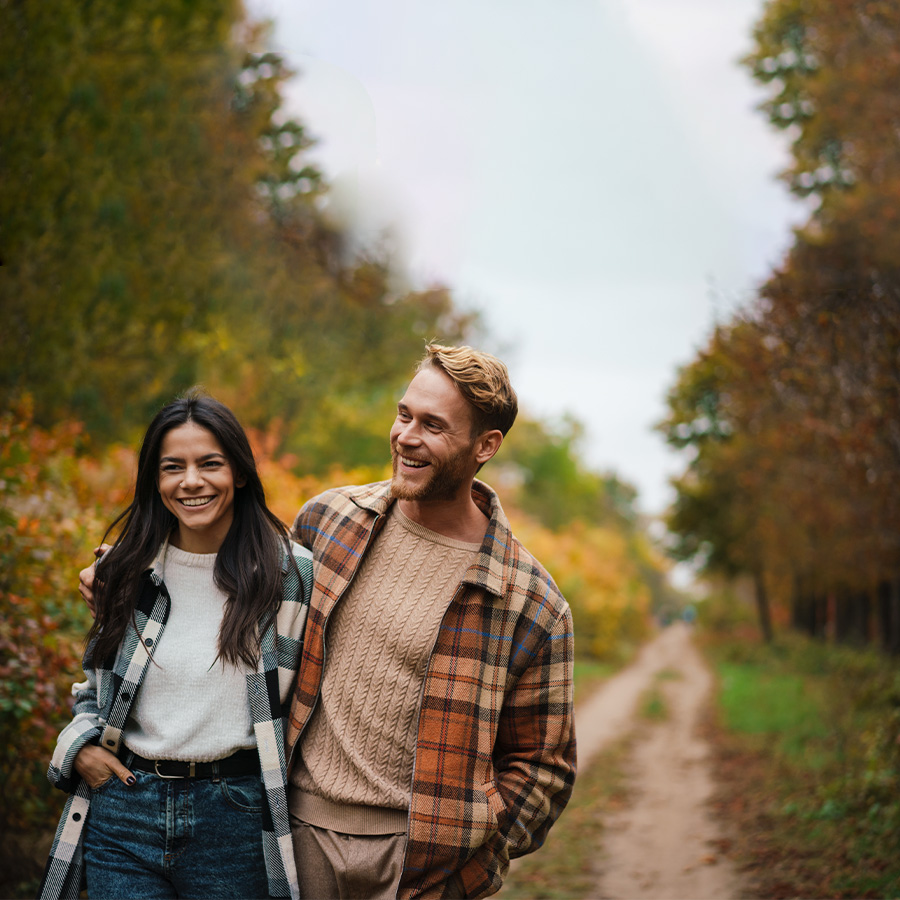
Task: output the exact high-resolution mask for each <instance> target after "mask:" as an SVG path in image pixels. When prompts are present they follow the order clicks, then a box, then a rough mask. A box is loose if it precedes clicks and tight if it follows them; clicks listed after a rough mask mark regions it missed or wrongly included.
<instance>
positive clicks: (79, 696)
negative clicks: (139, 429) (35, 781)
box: [41, 394, 312, 900]
mask: <svg viewBox="0 0 900 900" xmlns="http://www.w3.org/2000/svg"><path fill="white" fill-rule="evenodd" d="M120 522H121V523H122V528H121V533H120V535H119V537H118V538H117V540H116V541H115V544H114V545H113V548H112V549H111V550H110V551H109V552H108V553H107V554H106V555H105V556H104V557H103V559H102V560H101V562H100V563H99V564H98V569H97V578H96V580H95V582H94V595H95V596H94V599H95V608H96V618H95V621H94V625H93V627H92V628H91V630H90V632H89V633H88V636H87V641H86V643H87V650H86V653H85V658H84V670H85V673H86V675H87V681H85V682H82V683H80V684H76V685H75V686H74V688H73V694H74V696H75V707H74V718H73V719H72V722H71V723H70V724H69V725H68V726H66V728H65V729H63V731H62V733H61V734H60V736H59V740H58V742H57V746H56V751H55V752H54V754H53V760H52V762H51V765H50V771H49V773H48V777H49V778H50V780H51V782H52V783H53V784H55V785H56V786H57V787H59V788H60V789H62V790H64V791H67V792H69V793H70V794H71V796H70V797H69V800H68V802H67V804H66V808H65V811H64V813H63V816H62V819H61V820H60V823H59V827H58V829H57V832H56V839H55V840H54V843H53V848H52V850H51V852H50V860H49V862H48V865H47V869H46V872H45V875H44V881H43V883H42V885H41V896H42V897H46V898H57V897H77V896H78V893H79V890H80V888H81V886H82V873H84V874H85V875H86V880H87V890H88V895H89V896H90V897H91V898H92V900H97V898H100V897H204V898H212V897H242V898H249V897H267V896H271V897H288V896H290V897H292V898H296V897H297V873H296V868H295V866H294V859H293V852H292V849H291V830H290V822H289V818H288V811H287V803H286V794H287V792H286V772H285V765H286V763H285V755H284V721H283V715H282V706H283V704H285V701H286V700H287V698H288V694H289V692H290V689H291V686H292V684H293V680H294V675H295V673H296V668H297V664H298V662H299V658H300V650H301V647H302V636H303V626H304V624H305V621H306V613H307V609H308V606H309V593H310V587H311V584H312V564H311V557H310V555H309V553H308V551H306V550H305V549H303V548H301V547H299V546H298V545H296V544H291V543H290V541H289V540H288V537H287V533H286V529H285V527H284V526H283V525H282V524H281V522H279V521H278V519H277V518H276V517H275V516H274V514H273V513H271V512H270V511H269V509H268V508H267V507H266V502H265V495H264V492H263V487H262V484H261V482H260V479H259V475H258V474H257V471H256V465H255V462H254V459H253V453H252V451H251V449H250V444H249V442H248V440H247V436H246V434H245V433H244V431H243V429H242V428H241V426H240V424H239V423H238V421H237V419H236V418H235V416H234V414H233V413H232V412H231V411H230V410H229V409H228V408H227V407H225V406H224V405H222V404H221V403H219V402H217V401H216V400H213V399H211V398H209V397H205V396H202V395H199V394H191V395H189V396H187V397H185V398H184V399H180V400H176V401H175V402H173V403H170V404H169V405H168V406H166V407H165V408H164V409H162V410H161V411H160V412H159V413H158V414H157V416H156V417H155V418H154V419H153V421H152V422H151V423H150V426H149V428H148V429H147V433H146V435H145V436H144V441H143V444H142V446H141V451H140V457H139V460H138V474H137V483H136V485H135V491H134V499H133V500H132V502H131V504H130V505H129V507H128V508H127V509H126V510H125V512H124V513H123V514H122V515H121V516H119V518H118V519H116V521H115V522H114V523H113V524H112V525H111V526H110V530H112V529H113V528H114V527H115V526H116V525H117V524H119V523H120Z"/></svg>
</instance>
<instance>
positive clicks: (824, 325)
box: [0, 0, 900, 879]
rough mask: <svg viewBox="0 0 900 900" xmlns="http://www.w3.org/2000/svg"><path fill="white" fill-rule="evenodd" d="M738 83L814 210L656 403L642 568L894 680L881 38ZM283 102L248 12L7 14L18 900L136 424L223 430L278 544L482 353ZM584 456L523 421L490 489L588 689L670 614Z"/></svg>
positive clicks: (899, 441)
mask: <svg viewBox="0 0 900 900" xmlns="http://www.w3.org/2000/svg"><path fill="white" fill-rule="evenodd" d="M873 59H877V60H878V61H879V64H878V65H872V60H873ZM746 65H747V68H748V71H749V73H751V74H752V76H753V77H754V78H756V79H757V80H759V81H760V82H762V83H763V84H765V85H767V86H768V88H769V91H770V94H769V97H770V99H769V100H768V102H767V104H766V106H765V113H766V114H767V115H768V117H769V119H770V121H771V122H772V123H773V125H774V126H776V127H777V128H780V129H783V130H784V131H785V133H786V134H787V136H788V138H789V140H790V141H791V148H792V150H791V152H792V163H791V166H790V169H789V170H788V171H787V172H786V173H785V174H784V178H785V180H786V182H787V184H788V185H789V187H790V190H792V191H793V192H795V193H796V194H797V195H799V196H801V197H804V198H807V202H808V208H809V209H810V211H811V212H810V216H809V220H808V221H807V222H806V223H805V224H804V225H803V226H802V227H800V228H798V229H797V230H796V233H795V235H794V239H793V244H792V246H791V247H790V250H789V252H788V253H787V255H786V256H785V258H784V259H783V261H782V263H781V264H780V266H779V267H778V268H777V269H776V270H775V271H773V272H772V273H771V276H770V277H769V279H768V280H767V281H766V282H765V284H764V285H763V286H762V287H761V289H760V291H759V293H758V296H757V297H755V298H754V300H753V301H752V302H751V303H750V304H748V305H747V306H745V307H744V308H742V309H741V310H740V311H739V312H738V313H736V314H735V315H733V316H732V317H731V318H729V319H728V320H726V321H721V322H719V323H718V325H717V327H716V328H715V329H714V330H713V333H712V334H711V335H710V336H709V339H708V341H707V342H706V344H705V346H703V347H702V348H700V350H699V351H698V352H697V354H696V357H695V358H694V359H693V360H692V361H691V362H690V363H689V364H688V365H686V366H685V367H683V368H682V369H681V370H680V371H679V372H678V373H677V375H676V376H674V378H673V381H674V383H673V385H672V387H671V390H670V392H669V397H668V414H667V416H666V418H665V420H664V421H663V422H661V423H660V424H659V426H658V427H659V431H660V432H661V434H662V436H663V438H664V439H665V440H666V441H668V443H669V444H671V445H672V446H673V447H675V448H677V449H679V450H681V451H683V453H684V459H685V468H684V471H683V474H682V475H681V476H679V477H678V479H677V480H676V483H675V488H676V499H675V502H674V504H673V507H672V509H671V510H670V511H669V513H668V516H667V518H666V524H667V526H668V529H669V536H668V537H667V538H666V541H665V543H666V545H667V548H668V550H669V552H670V554H671V556H672V557H674V558H675V559H677V560H681V561H687V562H690V563H691V564H692V566H693V567H694V570H695V571H696V572H697V573H698V574H699V575H701V576H704V577H706V578H708V579H709V583H710V584H716V585H718V586H719V587H720V588H721V586H722V585H729V586H737V587H736V590H731V588H730V587H729V589H727V590H725V589H719V590H717V591H715V592H713V593H712V594H711V595H710V597H709V599H708V600H707V601H706V602H705V603H702V604H701V605H700V606H701V610H702V613H701V618H702V619H704V620H705V621H707V622H708V623H710V624H712V625H718V626H720V627H722V628H729V629H734V628H735V627H738V626H743V625H745V624H747V623H749V622H750V618H749V617H748V613H747V607H746V606H745V605H744V604H743V603H742V602H741V596H742V594H741V591H742V590H743V586H744V585H749V586H750V588H751V593H752V596H753V598H754V601H755V605H756V614H755V616H756V618H755V623H756V624H755V627H756V628H758V630H759V633H760V634H761V635H762V637H763V638H765V639H768V640H771V639H772V638H773V636H776V635H777V633H778V631H779V630H780V629H784V628H787V627H789V626H790V627H793V628H794V629H796V630H799V631H803V632H806V633H807V634H809V635H810V636H812V637H814V638H817V639H829V640H836V641H839V642H841V643H845V644H850V645H857V646H860V647H863V646H866V645H873V646H877V647H879V648H880V649H881V650H882V651H883V652H884V653H885V658H886V657H887V655H888V654H891V655H894V656H896V655H898V654H900V502H898V498H900V269H898V262H897V248H898V246H900V243H898V238H900V139H898V134H900V94H898V92H897V90H896V85H897V83H898V76H900V12H898V10H897V8H896V6H895V4H894V3H893V2H889V0H884V2H880V0H865V2H864V0H840V2H838V3H835V2H833V0H771V2H769V3H768V4H767V5H766V6H765V12H764V15H763V16H762V18H761V20H760V22H759V23H758V26H757V30H756V32H755V35H754V51H753V52H752V54H751V55H750V57H749V58H748V59H747V60H746ZM291 76H292V71H291V69H290V66H289V65H288V64H287V62H286V61H285V59H283V58H282V57H281V56H280V55H279V54H277V53H275V52H272V50H271V49H270V45H269V44H268V42H267V29H266V27H265V26H264V25H262V24H259V23H255V22H253V21H250V20H248V18H247V17H246V16H245V14H244V12H243V9H242V7H241V5H240V4H239V3H237V2H226V0H191V2H187V0H130V2H127V3H126V2H118V0H106V2H84V0H52V2H42V3H40V4H38V3H35V2H20V0H0V84H2V85H3V95H2V109H0V111H2V115H0V152H2V157H0V165H2V184H3V188H2V191H0V229H2V230H0V260H2V266H0V310H2V329H0V571H2V576H0V608H2V620H0V724H2V730H3V735H4V741H3V742H2V746H0V832H2V834H3V835H4V841H3V847H2V851H0V867H2V868H4V869H5V870H6V871H7V873H8V874H9V877H11V878H13V879H21V878H28V877H33V873H32V872H31V868H33V862H32V860H31V859H30V856H29V853H30V848H31V847H32V846H33V844H34V840H35V835H38V838H39V839H40V840H44V841H45V842H47V844H49V837H50V836H51V834H52V828H53V826H54V825H55V817H56V815H57V813H58V809H59V807H60V806H61V801H60V800H58V799H57V798H56V797H53V796H51V794H50V788H49V786H48V785H47V783H46V781H45V779H44V771H45V768H46V763H47V760H48V758H49V754H50V748H51V747H52V744H53V741H54V739H55V736H56V734H57V732H58V730H59V728H60V726H61V724H62V723H63V721H64V720H65V718H66V717H67V715H68V700H67V697H68V688H69V686H70V685H71V683H72V681H73V680H74V679H75V676H76V674H77V672H78V671H79V663H80V650H81V638H82V635H83V634H84V633H85V631H86V629H87V626H88V620H87V614H86V610H85V609H84V607H83V604H82V602H81V600H80V598H79V596H78V594H77V590H76V584H77V572H78V569H80V568H81V567H82V566H83V565H85V564H86V562H87V561H88V560H89V558H90V552H91V548H92V547H93V546H94V545H95V544H96V542H97V541H98V540H99V538H100V536H101V535H102V534H103V531H104V529H105V527H106V525H107V524H108V522H109V521H111V519H112V518H113V517H114V515H115V514H116V513H117V512H118V511H120V510H121V509H122V508H123V506H124V505H125V504H126V503H127V498H128V493H129V489H130V487H131V481H132V477H133V468H134V450H135V446H134V445H135V441H136V440H137V439H138V437H139V435H140V434H141V432H142V430H143V427H144V426H145V425H146V423H147V421H148V420H149V418H150V417H151V416H152V414H153V413H154V412H155V410H156V409H157V408H158V407H159V406H160V405H161V404H162V403H164V402H166V401H168V400H169V399H171V398H172V397H173V396H175V395H176V394H178V393H179V392H180V391H183V390H184V389H186V388H188V387H190V386H192V385H194V384H197V383H200V384H203V385H204V386H206V387H207V388H208V389H209V390H210V391H211V392H212V393H213V394H214V395H215V396H217V397H218V398H220V399H221V400H223V401H225V402H226V403H228V404H229V405H231V406H232V407H233V408H234V409H235V411H236V412H237V413H238V415H239V417H240V419H241V420H242V422H243V423H244V424H245V425H246V426H248V428H249V429H250V430H251V431H252V434H253V440H254V445H255V449H256V451H257V453H258V456H259V460H260V464H261V468H262V470H263V473H264V479H265V483H266V487H267V492H268V495H269V498H270V502H271V504H272V506H273V508H274V509H275V511H276V512H277V513H278V514H279V515H280V516H281V517H282V518H283V519H285V520H286V521H290V520H291V518H292V517H293V515H294V513H295V512H296V510H297V509H298V508H299V506H300V504H301V503H302V502H303V501H304V500H305V499H306V498H307V497H309V496H311V495H312V494H313V493H315V492H317V491H319V490H321V489H322V487H324V486H327V485H333V484H338V483H350V482H361V481H366V480H372V479H377V478H382V477H385V476H386V475H387V471H388V470H387V468H386V461H387V457H388V447H387V431H388V428H389V423H390V422H391V420H392V418H393V410H394V405H395V403H396V399H397V397H398V396H399V392H400V391H401V390H402V388H403V386H404V385H405V383H406V381H407V380H408V378H409V375H410V372H411V369H412V366H413V364H414V363H415V361H416V360H417V359H418V358H419V356H420V355H421V353H422V350H423V345H424V343H425V341H426V340H428V339H434V338H437V339H439V340H441V341H444V342H448V343H452V342H468V343H473V344H476V345H481V346H485V345H487V346H488V347H490V345H491V340H492V339H491V336H490V335H489V334H488V333H486V329H485V328H484V326H483V324H482V322H481V321H480V320H479V317H478V315H477V313H473V312H472V311H469V310H467V311H462V310H461V309H460V308H459V306H458V305H457V303H456V302H455V301H454V296H453V294H452V292H451V290H450V289H449V287H447V286H443V285H433V286H430V287H428V288H427V289H417V290H409V289H408V288H406V287H404V286H403V283H402V280H401V279H398V278H397V277H396V273H395V272H394V269H393V267H392V259H391V258H390V255H389V253H388V252H387V251H385V250H383V249H380V248H378V247H370V248H367V249H363V250H362V251H360V249H359V248H358V247H357V246H355V245H354V244H353V243H352V242H351V241H349V240H348V238H347V235H346V234H345V233H344V232H343V231H342V230H341V227H340V226H338V225H336V224H335V222H334V221H332V220H331V219H330V218H329V216H328V214H327V206H326V204H324V203H323V198H325V197H326V196H327V193H328V190H329V185H328V183H327V179H326V178H325V177H324V176H323V175H322V174H321V173H320V172H319V171H318V170H317V169H316V168H315V167H314V166H313V165H311V164H310V163H309V160H308V150H309V147H310V138H309V133H308V130H307V123H305V122H300V121H297V120H296V119H294V118H292V117H291V116H289V115H288V114H286V113H285V111H284V108H283V94H284V87H285V85H286V83H287V81H288V80H289V79H290V77H291ZM581 441H582V430H581V426H580V425H579V423H578V422H577V421H575V420H573V419H565V420H563V421H562V422H561V423H560V422H555V423H553V424H548V423H547V422H543V421H541V420H538V419H533V418H528V417H523V418H522V419H520V421H519V422H518V423H517V425H516V427H515V428H514V429H513V431H512V432H511V433H510V436H509V438H508V440H507V443H506V444H505V446H504V450H503V452H502V453H501V456H500V458H499V459H498V460H496V461H495V462H492V463H491V465H490V466H489V467H488V468H487V469H485V471H484V476H483V477H484V478H485V480H486V481H488V482H490V483H491V484H493V485H495V486H496V487H497V488H498V490H499V491H500V493H501V496H502V498H503V502H504V506H505V508H506V509H507V512H508V513H509V514H510V518H511V519H512V521H513V525H514V528H515V529H516V531H517V533H518V535H519V536H520V537H521V538H522V539H523V540H524V542H525V543H526V545H527V546H528V547H529V548H530V549H531V550H532V551H533V552H535V554H536V555H537V556H538V557H540V558H541V560H542V561H543V562H544V563H545V564H546V565H547V567H548V569H549V570H550V571H551V572H552V573H553V575H554V577H555V578H556V580H557V581H558V582H559V584H560V587H561V588H562V590H563V592H564V593H565V595H566V597H567V598H568V599H569V601H570V603H571V604H572V607H573V611H574V614H575V623H576V632H577V635H578V642H577V643H578V652H579V656H580V659H581V660H587V661H590V660H605V661H612V662H616V661H618V660H621V659H623V658H627V656H628V655H629V653H630V651H631V648H633V647H634V646H635V645H637V644H639V643H640V642H641V640H642V639H643V638H644V637H645V636H646V634H647V633H648V631H649V629H650V628H651V626H652V622H653V618H654V617H655V618H656V619H657V620H663V621H665V620H667V619H669V618H671V617H672V616H674V615H676V614H678V613H679V611H680V610H681V608H682V606H683V604H684V603H685V599H684V597H683V596H682V595H681V594H679V592H677V591H676V590H674V589H673V588H672V587H671V585H670V582H669V578H668V570H669V566H670V563H668V562H667V561H666V560H665V559H664V558H663V554H662V553H661V552H660V550H659V549H658V548H657V547H656V545H655V544H654V541H652V540H651V539H650V537H649V536H648V523H647V522H646V521H645V520H644V519H643V518H642V517H641V516H640V515H639V514H638V512H637V510H636V504H635V500H636V496H635V490H634V488H633V487H632V486H631V485H629V484H628V483H626V482H625V481H623V480H621V479H620V478H618V477H617V476H616V475H615V474H612V473H609V472H598V471H594V470H593V469H592V468H591V467H589V466H588V465H586V463H585V462H584V459H583V456H582V452H581ZM880 690H881V693H880V694H879V696H878V703H881V704H882V705H883V707H884V710H885V715H886V718H884V717H882V718H883V719H884V721H885V722H886V723H887V724H886V725H885V730H884V732H883V734H882V735H881V737H879V738H878V740H877V741H876V742H875V744H873V747H874V750H873V751H872V752H873V754H874V757H872V758H873V759H875V761H876V762H875V763H873V765H876V766H877V767H878V772H879V773H881V775H879V777H882V780H883V779H884V777H887V776H884V773H885V772H889V773H893V774H891V775H890V776H889V777H888V780H887V781H885V782H884V783H885V784H888V783H889V784H892V785H896V783H897V777H898V776H897V772H898V771H900V743H898V738H897V735H898V734H900V731H898V729H900V712H898V710H900V679H895V680H894V682H892V683H891V684H889V685H887V686H886V687H883V689H880ZM892 692H893V693H892ZM892 729H893V730H892ZM876 745H877V746H876ZM870 762H871V759H869V762H866V763H865V764H866V765H869V763H870ZM890 779H893V780H892V781H891V780H890ZM880 783H881V782H880ZM895 807H896V803H895ZM895 814H896V810H895ZM13 835H18V836H19V838H20V840H13V839H12V837H11V836H13ZM23 848H24V852H23Z"/></svg>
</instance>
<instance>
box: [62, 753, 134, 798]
mask: <svg viewBox="0 0 900 900" xmlns="http://www.w3.org/2000/svg"><path fill="white" fill-rule="evenodd" d="M75 771H76V772H77V773H78V774H79V775H80V776H81V777H82V778H83V779H84V780H85V781H86V782H87V783H88V784H89V785H90V787H92V788H94V789H96V788H98V787H100V785H102V784H105V783H106V782H107V781H109V779H110V778H112V777H113V776H115V777H116V778H118V779H119V781H121V782H122V783H123V784H128V785H132V784H134V775H132V774H131V772H130V771H129V770H128V769H127V768H126V767H125V766H124V765H123V764H122V761H121V760H120V759H119V757H118V756H116V755H115V754H114V753H110V752H109V750H104V749H103V748H102V747H98V746H96V745H95V744H85V745H84V746H83V747H82V748H81V750H79V751H78V756H76V757H75Z"/></svg>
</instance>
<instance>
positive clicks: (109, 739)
mask: <svg viewBox="0 0 900 900" xmlns="http://www.w3.org/2000/svg"><path fill="white" fill-rule="evenodd" d="M106 743H107V744H108V745H109V746H110V747H115V746H116V742H115V741H114V740H113V739H112V738H107V740H106Z"/></svg>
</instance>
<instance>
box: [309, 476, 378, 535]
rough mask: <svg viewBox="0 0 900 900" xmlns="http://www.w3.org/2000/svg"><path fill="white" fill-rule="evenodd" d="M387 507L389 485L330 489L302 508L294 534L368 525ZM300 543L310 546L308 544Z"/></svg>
mask: <svg viewBox="0 0 900 900" xmlns="http://www.w3.org/2000/svg"><path fill="white" fill-rule="evenodd" d="M389 505H390V482H389V481H379V482H375V483H373V484H351V485H346V486H344V487H336V488H329V489H328V490H326V491H322V493H321V494H317V495H316V496H315V497H312V498H311V499H309V500H307V501H306V503H304V504H303V507H302V509H301V510H300V512H299V513H298V514H297V518H296V520H295V522H294V533H295V535H297V534H301V533H302V531H303V529H305V528H312V529H314V530H315V531H318V532H323V531H330V530H333V529H336V528H339V527H340V526H341V525H342V524H349V523H350V522H362V521H368V520H369V519H370V518H371V517H372V516H373V515H379V514H381V513H383V512H385V511H386V510H387V508H388V506H389ZM301 542H302V543H303V544H305V545H307V546H309V543H308V541H307V540H304V539H301Z"/></svg>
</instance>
